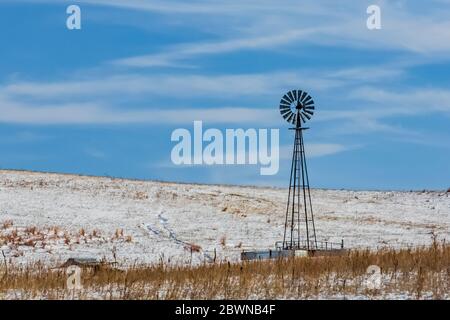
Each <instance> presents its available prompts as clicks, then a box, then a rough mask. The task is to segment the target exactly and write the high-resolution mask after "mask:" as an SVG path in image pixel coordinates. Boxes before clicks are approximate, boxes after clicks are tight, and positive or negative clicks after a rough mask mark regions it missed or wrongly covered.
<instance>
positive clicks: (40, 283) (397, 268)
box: [0, 242, 450, 299]
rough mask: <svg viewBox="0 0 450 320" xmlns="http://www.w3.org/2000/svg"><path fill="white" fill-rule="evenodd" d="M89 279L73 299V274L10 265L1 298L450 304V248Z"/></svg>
mask: <svg viewBox="0 0 450 320" xmlns="http://www.w3.org/2000/svg"><path fill="white" fill-rule="evenodd" d="M369 265H378V266H379V267H380V268H381V270H382V279H383V281H382V285H381V287H380V289H379V290H370V289H368V288H367V286H366V285H365V280H366V278H367V274H366V269H367V267H368V266H369ZM1 273H2V272H0V275H1ZM3 273H4V274H5V272H3ZM81 278H82V285H83V288H84V289H82V290H79V291H70V290H67V289H66V280H67V275H66V273H65V269H52V268H49V267H48V266H45V265H43V264H41V263H35V264H33V265H29V266H11V265H9V266H8V272H7V273H6V274H5V275H4V276H3V278H2V280H1V282H0V295H2V294H3V295H4V297H5V298H8V299H30V298H46V299H71V298H81V299H92V298H93V299H222V298H229V299H248V298H257V299H271V298H274V299H279V298H287V299H315V298H411V299H421V298H427V299H449V298H450V296H449V292H450V246H448V245H446V244H444V243H437V242H435V243H434V244H433V245H432V246H431V247H424V248H415V249H403V250H394V249H383V250H379V251H377V252H371V251H368V250H367V251H352V252H349V253H348V254H346V255H344V256H338V257H320V258H291V259H283V260H265V261H254V262H242V263H237V264H230V263H224V264H204V265H201V266H197V267H190V266H168V265H164V264H156V265H133V266H128V267H127V268H125V267H124V268H123V269H118V268H114V267H112V266H108V265H104V266H101V267H100V268H97V269H96V270H93V269H90V270H87V269H86V270H83V272H82V277H81Z"/></svg>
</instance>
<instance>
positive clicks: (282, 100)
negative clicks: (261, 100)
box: [280, 97, 291, 106]
mask: <svg viewBox="0 0 450 320" xmlns="http://www.w3.org/2000/svg"><path fill="white" fill-rule="evenodd" d="M280 103H284V104H287V105H289V106H290V105H291V102H290V101H289V100H287V99H285V98H284V97H283V99H281V101H280Z"/></svg>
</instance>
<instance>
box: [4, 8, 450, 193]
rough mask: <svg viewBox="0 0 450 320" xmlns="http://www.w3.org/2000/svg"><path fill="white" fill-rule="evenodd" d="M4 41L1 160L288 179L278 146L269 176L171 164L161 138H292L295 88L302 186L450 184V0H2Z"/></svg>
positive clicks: (226, 178)
mask: <svg viewBox="0 0 450 320" xmlns="http://www.w3.org/2000/svg"><path fill="white" fill-rule="evenodd" d="M70 4H77V5H79V6H80V7H81V19H82V29H81V30H68V29H67V28H66V19H67V17H68V15H67V14H66V7H67V6H68V5H70ZM370 4H377V5H379V6H380V8H381V23H382V29H381V30H368V29H367V28H366V19H367V17H368V15H367V13H366V8H367V6H369V5H370ZM0 40H1V43H2V46H1V50H0V61H1V63H0V134H1V136H0V148H1V154H0V167H1V168H8V169H28V170H41V171H56V172H69V173H80V174H93V175H110V176H120V177H130V178H142V179H158V180H170V181H184V182H201V183H227V184H252V185H269V186H286V185H287V183H288V178H289V177H288V175H289V172H288V169H289V160H287V159H285V158H283V159H282V161H281V164H280V165H281V167H280V171H279V173H278V174H277V175H274V176H260V175H259V166H249V165H246V166H212V167H208V166H190V167H176V166H174V165H172V164H171V161H170V151H171V149H172V147H173V146H174V143H173V142H171V140H170V135H171V132H172V131H173V130H174V129H176V128H187V129H191V128H192V125H193V124H192V121H193V120H203V122H204V127H205V128H212V127H214V128H219V129H225V128H244V129H246V128H257V129H258V128H279V129H280V145H281V148H282V149H283V148H284V149H286V148H290V145H291V144H292V140H293V136H292V131H290V130H288V127H289V126H288V124H287V123H286V122H284V121H283V119H282V118H281V116H280V115H279V113H278V104H279V100H280V98H281V96H282V95H283V94H284V93H285V92H286V91H288V90H291V89H297V88H298V89H303V90H306V91H308V92H309V93H310V94H311V95H312V96H313V98H314V100H315V102H316V108H317V109H316V113H315V115H314V117H313V119H312V120H311V122H310V123H309V126H310V127H311V130H308V132H307V133H306V135H305V141H306V143H307V152H308V153H309V158H308V164H309V173H310V180H311V184H312V186H314V187H323V188H349V189H405V190H410V189H446V188H448V187H450V166H449V164H448V163H449V160H448V159H449V158H450V129H449V124H450V76H449V74H450V58H449V57H450V1H447V0H435V1H427V2H424V1H374V0H373V1H339V2H337V1H302V2H299V1H283V2H281V1H266V0H258V1H256V0H255V1H240V0H239V1H238V0H226V1H225V0H223V1H222V0H220V1H198V0H194V1H189V2H188V1H181V0H180V1H168V0H164V1H163V0H157V1H143V0H141V1H140V0H108V1H106V0H86V1H56V0H54V1H52V0H46V1H45V0H42V1H41V0H38V1H33V0H28V1H17V0H14V1H8V0H0Z"/></svg>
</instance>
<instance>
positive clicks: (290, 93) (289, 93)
mask: <svg viewBox="0 0 450 320" xmlns="http://www.w3.org/2000/svg"><path fill="white" fill-rule="evenodd" d="M287 94H288V96H289V98H291V101H294V96H293V95H292V92H291V91H289V92H288V93H287Z"/></svg>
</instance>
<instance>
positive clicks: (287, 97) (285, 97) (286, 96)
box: [283, 94, 293, 103]
mask: <svg viewBox="0 0 450 320" xmlns="http://www.w3.org/2000/svg"><path fill="white" fill-rule="evenodd" d="M283 99H284V100H286V101H288V102H289V103H292V101H293V100H292V99H291V98H290V97H289V96H288V95H287V94H285V95H284V96H283Z"/></svg>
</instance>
